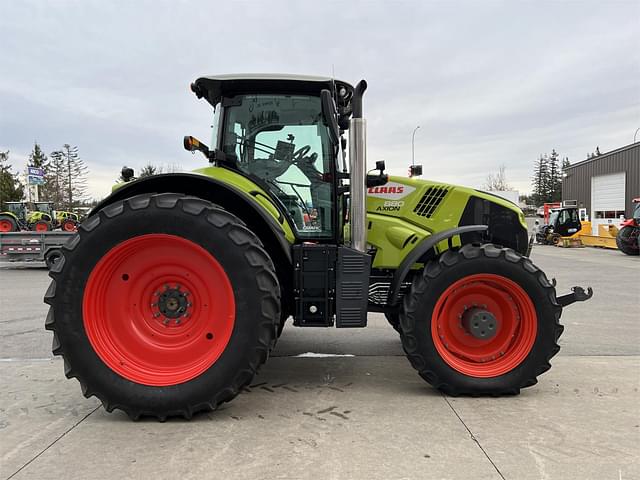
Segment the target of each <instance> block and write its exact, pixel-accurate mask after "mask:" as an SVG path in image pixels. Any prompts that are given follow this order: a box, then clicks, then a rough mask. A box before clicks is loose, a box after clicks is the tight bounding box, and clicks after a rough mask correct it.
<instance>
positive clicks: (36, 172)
mask: <svg viewBox="0 0 640 480" xmlns="http://www.w3.org/2000/svg"><path fill="white" fill-rule="evenodd" d="M27 170H28V173H29V176H34V177H44V171H43V170H42V169H41V168H38V167H27Z"/></svg>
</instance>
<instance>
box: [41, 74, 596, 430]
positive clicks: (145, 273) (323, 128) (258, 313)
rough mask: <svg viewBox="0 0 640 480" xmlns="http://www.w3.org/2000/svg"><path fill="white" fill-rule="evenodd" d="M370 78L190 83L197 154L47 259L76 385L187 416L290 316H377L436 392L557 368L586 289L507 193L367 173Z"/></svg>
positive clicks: (134, 410) (253, 360) (351, 322)
mask: <svg viewBox="0 0 640 480" xmlns="http://www.w3.org/2000/svg"><path fill="white" fill-rule="evenodd" d="M366 87H367V84H366V82H365V81H364V80H363V81H360V82H359V83H358V84H357V85H356V86H355V87H352V86H351V85H349V84H348V83H346V82H342V81H338V80H334V79H331V78H324V77H308V76H295V75H243V76H234V75H220V76H210V77H202V78H199V79H198V80H196V81H195V82H194V83H193V84H192V90H193V92H194V93H195V94H196V96H197V97H198V98H204V99H206V100H207V101H208V102H209V103H210V104H211V106H212V107H213V109H214V113H213V132H212V141H211V147H208V146H206V145H204V144H203V143H202V142H200V141H199V140H197V139H195V138H193V137H185V139H184V145H185V147H186V148H187V150H189V151H192V152H196V151H198V152H201V153H203V154H204V156H205V157H206V159H207V160H208V162H209V165H208V166H205V167H203V168H201V169H199V170H197V171H196V172H194V173H190V174H187V173H176V174H163V175H155V176H152V177H147V178H144V179H138V180H133V181H130V182H126V183H123V184H121V185H120V186H119V188H117V189H115V190H114V191H113V193H112V194H111V195H110V196H109V197H107V198H106V199H105V200H104V201H102V202H101V203H100V204H99V205H98V206H97V207H96V208H95V209H94V210H93V211H92V213H91V214H90V216H89V217H88V219H87V220H86V221H84V222H83V223H82V224H81V225H80V227H79V228H78V233H77V235H76V236H75V238H74V239H73V240H71V241H70V242H69V243H68V244H67V245H65V246H64V247H63V249H62V254H63V259H61V261H59V262H58V263H57V264H56V265H55V266H54V267H53V268H52V270H51V272H50V275H51V277H52V279H53V281H52V282H51V285H50V287H49V289H48V291H47V293H46V295H45V302H46V303H48V304H49V305H50V306H51V308H50V310H49V314H48V316H47V320H46V328H47V329H49V330H52V331H53V333H54V337H53V353H54V354H56V355H62V356H63V357H64V365H65V374H66V376H67V377H69V378H71V377H75V378H77V379H78V380H79V382H80V383H81V385H82V392H83V393H84V395H85V396H87V397H89V396H91V395H95V396H97V397H98V398H100V400H101V401H102V403H103V405H104V406H105V408H106V409H107V410H108V411H111V410H113V409H115V408H119V409H122V410H124V411H125V412H126V413H127V414H128V415H129V416H130V417H132V418H134V419H135V418H138V417H140V416H141V415H150V416H154V417H156V418H158V419H160V420H164V419H166V418H167V417H169V416H173V415H179V416H183V417H185V418H190V417H191V416H192V415H193V413H194V412H197V411H200V410H211V409H215V408H216V407H217V406H218V405H220V404H221V403H223V402H226V401H229V400H231V399H233V398H234V397H235V396H236V395H237V394H238V393H239V392H240V391H241V390H242V388H243V387H245V386H246V385H248V384H249V383H250V382H251V379H252V378H253V376H254V375H255V374H256V372H257V371H258V369H259V368H260V366H261V365H262V364H263V363H264V362H265V361H266V360H267V358H268V356H269V353H270V352H271V350H272V349H273V347H274V345H275V343H276V340H277V338H278V335H279V333H280V331H281V329H282V326H283V324H284V321H285V320H286V319H287V318H288V317H293V325H294V326H297V327H331V326H335V327H337V328H357V327H365V326H366V325H367V313H368V312H370V311H377V312H384V313H385V314H386V315H387V318H389V320H390V321H391V322H392V323H393V325H394V326H395V328H396V329H397V330H398V332H399V333H400V338H401V341H402V345H403V347H404V350H405V352H406V354H407V357H408V359H409V361H410V363H411V365H412V366H413V367H414V368H415V369H416V370H417V371H418V373H419V374H420V376H422V378H424V379H425V380H426V381H427V382H429V383H430V384H432V385H434V386H435V387H436V388H439V389H441V390H442V391H444V392H446V393H448V394H452V395H461V394H465V395H466V394H469V395H503V394H517V393H518V392H519V391H520V389H521V388H524V387H529V386H531V385H534V384H535V383H536V381H537V380H536V379H537V377H538V375H540V374H542V373H543V372H545V371H546V370H548V369H549V368H550V363H549V361H550V359H551V357H553V356H554V355H555V354H556V353H557V352H558V350H559V347H558V343H557V342H558V338H559V336H560V334H561V333H562V330H563V327H562V326H561V324H560V315H561V313H562V309H563V308H564V307H566V306H568V305H570V304H571V303H573V302H575V301H582V300H586V299H587V298H589V297H590V296H591V291H590V290H589V291H588V292H585V291H584V290H582V289H581V288H579V287H574V289H573V292H572V293H569V294H567V295H563V296H556V290H555V282H553V281H550V280H549V279H548V278H547V277H546V276H545V274H544V273H543V272H542V271H541V270H540V269H539V268H537V267H536V266H535V265H534V264H533V262H532V261H531V260H530V259H529V258H528V256H527V255H528V253H529V252H528V250H529V243H528V238H527V229H526V224H525V219H524V215H523V214H522V211H521V210H520V209H519V208H518V207H517V206H516V205H514V204H512V203H511V202H509V201H506V200H503V199H501V198H498V197H496V196H493V195H490V194H487V193H483V192H480V191H478V190H474V189H471V188H464V187H459V186H455V185H449V184H445V183H441V182H433V181H428V180H424V181H423V180H419V179H416V178H411V179H409V178H402V177H389V176H387V175H386V174H385V173H384V162H378V163H377V164H376V170H377V173H369V174H367V170H366V166H367V165H366V122H365V120H364V118H363V116H362V98H363V94H364V92H365V89H366ZM346 132H348V134H349V140H348V141H347V139H346V138H344V136H343V134H345V133H346ZM347 159H348V162H347Z"/></svg>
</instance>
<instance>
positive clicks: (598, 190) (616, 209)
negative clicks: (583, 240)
mask: <svg viewBox="0 0 640 480" xmlns="http://www.w3.org/2000/svg"><path fill="white" fill-rule="evenodd" d="M624 184H625V172H620V173H613V174H611V175H600V176H597V177H591V224H592V226H593V234H594V235H597V234H598V225H607V224H611V225H616V226H618V225H619V224H620V215H623V216H624V204H625V199H626V197H625V193H626V192H625V191H624Z"/></svg>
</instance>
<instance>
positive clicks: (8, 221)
mask: <svg viewBox="0 0 640 480" xmlns="http://www.w3.org/2000/svg"><path fill="white" fill-rule="evenodd" d="M17 231H18V224H17V222H16V221H15V219H14V218H13V217H11V216H9V215H0V233H9V232H17Z"/></svg>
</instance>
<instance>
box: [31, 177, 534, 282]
mask: <svg viewBox="0 0 640 480" xmlns="http://www.w3.org/2000/svg"><path fill="white" fill-rule="evenodd" d="M194 173H197V174H200V175H204V176H207V177H211V178H215V179H216V180H218V181H221V182H223V183H226V184H228V185H231V186H233V187H235V188H236V189H238V190H240V191H241V192H244V193H245V194H246V197H247V198H248V199H250V200H251V201H252V202H253V203H255V204H257V205H259V206H260V207H261V208H263V209H264V210H265V211H267V212H268V213H269V214H270V215H271V216H272V217H273V218H274V219H275V220H276V221H277V222H278V224H279V225H281V227H282V229H283V231H284V234H285V237H286V239H287V241H288V242H289V243H291V244H294V243H295V242H296V238H295V234H294V232H293V230H292V229H291V227H290V225H289V224H288V222H286V221H281V220H282V217H281V215H280V213H279V211H278V209H277V208H276V206H275V205H274V204H273V203H272V202H271V200H270V199H269V195H268V194H267V192H265V191H264V189H263V188H262V187H260V186H258V185H257V184H256V183H254V182H253V181H251V179H249V178H247V177H245V176H243V175H240V174H238V173H236V172H234V171H233V170H230V169H228V168H223V167H216V166H208V167H204V168H200V169H197V170H195V171H194ZM124 184H125V183H124V182H123V183H118V184H116V185H115V186H114V188H113V190H114V191H115V190H116V189H117V188H119V187H120V186H122V185H124ZM430 189H431V190H430ZM434 191H436V192H439V194H440V195H439V198H440V201H439V203H438V204H437V206H433V205H431V206H430V205H429V204H426V205H425V204H424V202H422V200H423V198H424V197H425V194H426V193H428V192H431V193H433V192H434ZM432 196H433V195H432ZM472 196H474V197H478V198H482V199H486V200H489V201H491V202H493V203H496V204H499V205H502V206H503V207H505V208H508V209H510V210H512V211H514V212H516V213H517V214H518V218H519V220H520V223H521V224H522V226H523V227H524V228H525V229H526V223H525V219H524V214H523V213H522V210H520V208H519V207H518V206H516V205H515V204H513V203H511V202H510V201H508V200H505V199H503V198H500V197H497V196H495V195H492V194H489V193H485V192H481V191H478V190H474V189H472V188H467V187H460V186H457V185H451V184H446V183H442V182H434V181H430V180H419V179H412V178H405V177H389V182H388V183H387V184H386V185H383V186H379V187H372V188H369V189H368V192H367V222H368V230H367V243H368V244H369V245H370V246H371V247H372V248H374V249H375V250H376V254H375V256H374V258H373V262H372V267H373V268H378V269H392V270H393V269H396V268H398V266H399V265H400V264H401V263H402V261H403V260H404V258H405V257H406V256H407V255H408V254H409V252H411V250H412V249H413V248H414V247H415V246H416V245H418V244H419V243H420V242H421V241H422V240H424V239H425V238H426V237H428V236H430V235H432V234H434V233H437V232H441V231H444V230H449V229H452V228H456V227H457V226H459V223H460V219H461V217H462V214H463V212H464V209H465V207H466V205H467V202H468V201H469V198H470V197H472ZM421 202H422V203H421ZM37 213H39V212H37ZM420 213H422V214H420ZM344 233H345V235H344V237H345V239H349V238H350V232H349V225H348V224H347V225H346V226H345V232H344ZM452 244H453V245H454V246H459V245H460V239H459V237H454V238H453V239H452ZM447 248H448V241H446V240H444V241H442V242H440V243H439V244H438V245H437V250H438V252H442V251H444V250H446V249H447Z"/></svg>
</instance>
